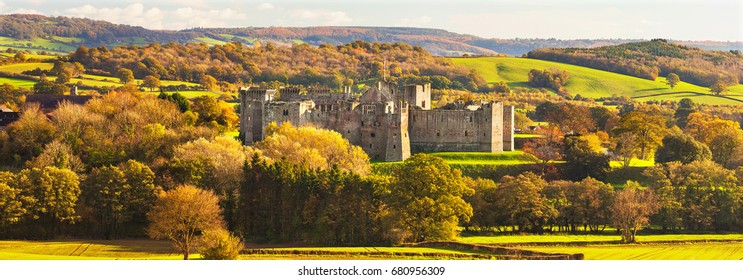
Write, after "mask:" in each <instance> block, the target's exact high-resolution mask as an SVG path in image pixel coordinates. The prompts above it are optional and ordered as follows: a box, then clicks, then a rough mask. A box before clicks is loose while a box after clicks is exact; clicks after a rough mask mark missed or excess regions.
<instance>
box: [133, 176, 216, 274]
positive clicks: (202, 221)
mask: <svg viewBox="0 0 743 280" xmlns="http://www.w3.org/2000/svg"><path fill="white" fill-rule="evenodd" d="M221 212H222V210H221V209H220V208H219V198H217V196H216V195H214V193H213V192H211V191H207V190H202V189H199V188H196V187H194V186H189V185H184V186H181V187H178V188H176V189H173V190H170V191H167V192H164V193H162V194H160V196H159V197H158V198H157V201H156V202H155V206H154V207H152V210H151V211H150V213H149V214H147V219H148V220H149V222H150V225H149V227H148V228H147V234H148V235H149V236H150V237H152V238H155V239H170V241H172V242H173V246H174V247H175V248H176V249H177V250H178V252H180V253H181V254H183V259H184V260H188V258H189V254H191V252H192V251H193V250H194V249H196V248H195V247H196V245H197V244H198V238H199V236H198V235H199V234H200V233H202V232H207V231H210V230H215V229H219V228H224V221H222V216H221Z"/></svg>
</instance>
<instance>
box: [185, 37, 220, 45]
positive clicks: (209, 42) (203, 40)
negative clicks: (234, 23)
mask: <svg viewBox="0 0 743 280" xmlns="http://www.w3.org/2000/svg"><path fill="white" fill-rule="evenodd" d="M192 41H193V42H195V43H206V44H207V45H210V46H213V45H224V44H225V43H227V42H225V41H221V40H217V39H214V38H209V37H199V38H195V39H193V40H192Z"/></svg>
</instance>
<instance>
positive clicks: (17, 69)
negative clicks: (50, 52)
mask: <svg viewBox="0 0 743 280" xmlns="http://www.w3.org/2000/svg"><path fill="white" fill-rule="evenodd" d="M53 66H54V63H50V62H34V63H15V64H6V65H0V72H8V73H16V74H20V73H21V72H23V71H28V70H34V69H36V68H39V69H41V70H49V69H52V67H53Z"/></svg>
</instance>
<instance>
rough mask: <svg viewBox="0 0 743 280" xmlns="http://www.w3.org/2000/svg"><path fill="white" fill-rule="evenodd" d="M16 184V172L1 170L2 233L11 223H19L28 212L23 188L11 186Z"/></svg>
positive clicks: (0, 223)
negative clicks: (22, 195)
mask: <svg viewBox="0 0 743 280" xmlns="http://www.w3.org/2000/svg"><path fill="white" fill-rule="evenodd" d="M14 184H15V174H13V173H10V172H6V171H0V233H2V232H3V231H4V229H5V228H6V227H7V226H8V225H11V224H14V223H17V222H19V221H20V220H21V217H23V215H24V214H25V213H26V208H25V207H23V202H24V200H25V199H23V198H22V197H21V190H20V189H17V188H13V187H11V185H14Z"/></svg>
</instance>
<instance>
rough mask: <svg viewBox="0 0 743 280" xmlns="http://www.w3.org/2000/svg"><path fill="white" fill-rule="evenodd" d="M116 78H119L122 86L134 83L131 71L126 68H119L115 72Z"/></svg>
mask: <svg viewBox="0 0 743 280" xmlns="http://www.w3.org/2000/svg"><path fill="white" fill-rule="evenodd" d="M116 77H117V78H119V81H121V83H122V84H128V83H131V82H133V81H134V73H132V70H129V69H126V68H119V70H117V71H116Z"/></svg>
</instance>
